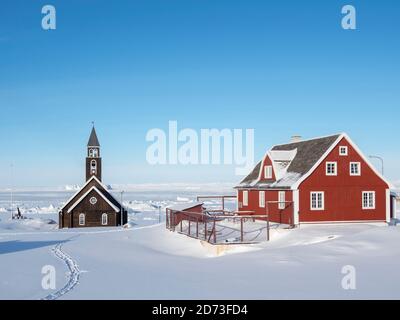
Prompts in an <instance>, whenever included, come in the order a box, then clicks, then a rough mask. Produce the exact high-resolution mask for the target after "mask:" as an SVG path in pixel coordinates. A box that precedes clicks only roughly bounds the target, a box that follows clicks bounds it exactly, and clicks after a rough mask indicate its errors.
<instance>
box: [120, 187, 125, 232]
mask: <svg viewBox="0 0 400 320" xmlns="http://www.w3.org/2000/svg"><path fill="white" fill-rule="evenodd" d="M124 192H125V191H124V190H122V191H121V227H123V226H124V207H123V205H122V201H123V196H124Z"/></svg>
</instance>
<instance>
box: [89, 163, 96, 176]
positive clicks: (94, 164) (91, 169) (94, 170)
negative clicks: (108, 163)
mask: <svg viewBox="0 0 400 320" xmlns="http://www.w3.org/2000/svg"><path fill="white" fill-rule="evenodd" d="M90 171H91V173H92V174H96V173H97V161H96V160H92V161H91V162H90Z"/></svg>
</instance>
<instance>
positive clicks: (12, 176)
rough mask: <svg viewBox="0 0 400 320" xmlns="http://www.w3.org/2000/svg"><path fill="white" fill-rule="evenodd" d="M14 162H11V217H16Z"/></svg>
mask: <svg viewBox="0 0 400 320" xmlns="http://www.w3.org/2000/svg"><path fill="white" fill-rule="evenodd" d="M13 189H14V164H13V163H11V189H10V193H11V219H14V190H13Z"/></svg>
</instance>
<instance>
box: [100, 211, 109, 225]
mask: <svg viewBox="0 0 400 320" xmlns="http://www.w3.org/2000/svg"><path fill="white" fill-rule="evenodd" d="M101 224H102V225H103V226H106V225H108V215H107V213H103V214H102V215H101Z"/></svg>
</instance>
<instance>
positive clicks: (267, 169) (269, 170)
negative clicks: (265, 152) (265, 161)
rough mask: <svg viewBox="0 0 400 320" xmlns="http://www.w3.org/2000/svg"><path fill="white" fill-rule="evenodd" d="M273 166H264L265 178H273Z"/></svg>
mask: <svg viewBox="0 0 400 320" xmlns="http://www.w3.org/2000/svg"><path fill="white" fill-rule="evenodd" d="M272 177H273V174H272V166H265V167H264V178H265V179H272Z"/></svg>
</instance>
